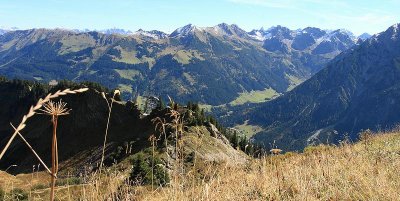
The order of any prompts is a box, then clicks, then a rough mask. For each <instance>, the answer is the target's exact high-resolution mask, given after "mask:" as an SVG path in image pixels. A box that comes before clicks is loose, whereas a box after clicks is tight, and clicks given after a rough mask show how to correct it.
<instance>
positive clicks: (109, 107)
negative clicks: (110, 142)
mask: <svg viewBox="0 0 400 201" xmlns="http://www.w3.org/2000/svg"><path fill="white" fill-rule="evenodd" d="M120 93H121V92H120V91H119V90H115V91H114V95H113V97H112V98H111V103H110V102H108V100H107V97H106V94H105V93H104V92H103V93H101V96H102V97H103V99H104V100H105V101H106V102H107V107H108V117H107V125H106V131H105V134H104V143H103V150H102V154H101V161H100V167H99V172H100V173H101V169H102V167H103V163H104V154H105V150H106V144H107V136H108V128H109V125H110V118H111V111H112V107H113V103H114V101H115V99H114V98H115V95H117V94H120Z"/></svg>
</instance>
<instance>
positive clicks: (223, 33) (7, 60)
mask: <svg viewBox="0 0 400 201" xmlns="http://www.w3.org/2000/svg"><path fill="white" fill-rule="evenodd" d="M267 32H268V33H267ZM103 33H106V34H103ZM103 33H100V32H94V31H88V32H77V31H71V30H65V29H54V30H48V29H32V30H22V31H11V32H7V33H5V34H3V35H1V36H0V74H2V75H5V76H7V77H10V78H14V77H16V78H22V79H35V80H37V81H41V82H49V81H51V80H62V79H68V80H74V81H82V80H89V81H95V82H100V83H101V84H103V85H105V86H107V87H109V88H120V89H121V90H122V91H123V93H124V97H125V98H126V99H130V98H132V96H134V95H135V94H137V93H136V92H140V93H142V94H143V93H149V94H153V95H157V96H162V97H166V96H167V95H170V96H173V98H174V99H176V100H177V101H180V102H186V101H189V100H191V101H197V102H200V103H204V104H209V105H221V104H226V103H229V102H232V101H235V100H236V99H238V98H240V96H241V95H242V94H246V93H249V92H251V91H256V92H257V93H264V92H265V91H267V90H269V91H273V94H282V93H285V92H286V91H288V90H290V89H292V88H293V87H294V86H296V85H298V84H299V83H301V82H302V81H304V80H306V79H308V78H309V77H311V76H312V75H313V74H315V73H316V72H318V71H319V70H320V69H322V68H323V67H324V66H325V64H326V63H327V62H329V61H330V60H331V59H332V58H334V57H335V56H336V55H338V54H339V53H340V52H341V51H343V50H345V49H347V48H350V47H351V46H353V45H356V41H355V40H354V38H353V36H352V35H351V34H349V33H347V32H341V31H336V32H335V31H332V32H327V31H323V30H320V29H318V28H306V29H304V30H303V31H291V30H289V29H287V28H284V27H281V26H279V27H275V28H274V29H271V30H269V31H268V30H267V31H264V34H267V35H270V36H271V37H269V38H266V39H265V40H264V41H261V40H258V39H257V38H255V37H254V34H253V35H252V33H247V32H246V31H244V30H243V29H241V28H240V27H238V26H237V25H228V24H225V23H222V24H219V25H216V26H214V27H197V26H194V25H191V24H189V25H186V26H184V27H182V28H179V29H177V30H175V31H174V32H172V33H171V34H169V35H168V34H166V33H163V32H160V31H144V30H139V31H137V32H134V33H132V32H129V31H125V30H120V29H111V30H108V31H103ZM346 34H347V35H346ZM222 86H223V87H222ZM264 96H265V95H264Z"/></svg>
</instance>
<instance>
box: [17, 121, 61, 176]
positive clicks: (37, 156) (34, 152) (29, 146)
mask: <svg viewBox="0 0 400 201" xmlns="http://www.w3.org/2000/svg"><path fill="white" fill-rule="evenodd" d="M11 127H13V129H14V130H16V128H15V127H14V125H12V124H11ZM17 133H18V136H19V137H20V138H21V139H22V141H24V142H25V144H26V146H28V148H29V149H30V150H31V151H32V153H33V155H35V157H36V158H37V159H38V160H39V162H40V164H42V165H43V166H44V168H45V169H46V170H47V172H48V173H49V174H50V175H52V176H55V175H53V174H52V173H51V171H50V169H49V168H48V167H47V165H46V164H45V163H44V162H43V160H42V159H41V158H40V157H39V155H38V154H37V153H36V151H35V150H34V149H33V148H32V146H31V145H30V144H29V142H28V141H26V139H25V138H24V136H22V134H21V133H20V132H17Z"/></svg>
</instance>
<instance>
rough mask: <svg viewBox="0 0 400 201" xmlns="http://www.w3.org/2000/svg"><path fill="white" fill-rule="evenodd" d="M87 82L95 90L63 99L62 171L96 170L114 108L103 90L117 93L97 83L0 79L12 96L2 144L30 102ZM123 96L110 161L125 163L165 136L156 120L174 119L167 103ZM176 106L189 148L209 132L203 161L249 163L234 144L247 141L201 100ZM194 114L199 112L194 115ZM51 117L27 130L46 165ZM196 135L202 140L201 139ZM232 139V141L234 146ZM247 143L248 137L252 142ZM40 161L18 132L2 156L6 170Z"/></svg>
mask: <svg viewBox="0 0 400 201" xmlns="http://www.w3.org/2000/svg"><path fill="white" fill-rule="evenodd" d="M83 86H85V87H89V90H88V91H87V92H85V93H82V94H72V95H66V96H63V97H62V98H61V99H60V100H62V101H64V102H66V103H67V108H69V109H72V110H71V111H70V114H69V115H66V116H62V117H60V119H59V122H60V124H59V126H58V129H57V133H58V136H59V137H58V141H59V146H58V149H59V161H60V171H61V172H62V173H65V174H66V173H68V174H75V175H77V174H81V173H83V172H86V171H89V172H91V171H94V170H96V168H97V167H98V164H99V163H100V159H101V156H102V147H103V141H104V134H105V130H106V125H107V116H108V111H109V110H108V107H107V102H106V100H105V99H104V98H103V97H102V91H106V92H107V94H108V95H107V98H108V99H109V100H108V101H109V102H110V101H111V100H112V99H111V96H110V94H111V95H112V93H110V92H109V91H108V89H106V88H104V87H101V86H100V85H98V84H94V83H80V84H76V83H72V82H61V83H59V84H58V85H57V86H49V85H44V84H40V83H37V82H30V81H22V80H7V79H5V78H0V96H2V97H7V98H6V99H1V101H0V103H1V104H0V105H1V107H0V133H1V135H0V147H1V149H3V148H4V147H5V144H6V142H7V141H8V140H9V138H10V134H11V133H13V130H12V128H11V126H10V122H12V123H13V124H14V125H15V126H17V125H18V124H19V122H20V121H21V119H22V116H23V115H24V114H26V112H27V111H28V110H29V107H30V106H31V105H33V104H34V103H36V101H37V100H38V99H39V98H43V97H44V96H45V95H46V94H48V93H54V92H56V91H57V90H59V89H65V88H78V87H83ZM118 100H119V96H118V94H117V96H116V97H115V101H114V102H113V108H112V112H111V116H110V122H109V127H108V138H107V147H106V153H105V154H106V156H105V164H106V165H112V164H113V163H115V162H121V161H122V160H124V159H125V158H126V157H128V156H130V155H132V154H135V153H138V152H140V151H142V150H144V149H146V148H148V147H150V143H149V140H148V139H149V137H150V136H151V135H153V134H154V135H157V136H161V134H160V132H159V131H158V130H156V125H158V124H157V123H156V122H154V119H157V118H161V119H162V120H163V122H164V123H165V124H168V125H169V123H171V122H170V121H172V120H173V119H172V117H170V109H168V108H165V109H163V108H162V106H161V105H160V106H157V108H155V109H154V110H153V111H152V112H151V114H150V115H147V116H145V115H143V114H142V112H141V111H140V110H139V109H138V107H137V105H136V104H135V103H133V102H126V103H125V102H121V101H118ZM160 104H161V103H160ZM174 107H178V109H177V110H178V111H179V112H180V113H182V114H181V116H180V120H181V121H182V126H184V127H185V133H188V134H187V135H185V136H184V138H183V141H185V142H187V146H186V145H185V146H184V147H185V149H187V150H192V152H197V151H198V150H195V144H194V142H193V139H192V137H190V136H204V138H201V139H200V141H202V140H204V143H206V144H207V145H208V146H207V147H205V148H204V149H201V150H202V151H201V152H198V155H199V156H198V157H200V158H201V159H202V160H205V161H208V160H212V161H214V160H215V161H219V160H221V159H231V160H232V161H236V160H237V161H242V162H243V160H244V157H245V154H244V153H242V152H241V151H236V150H235V149H234V148H233V147H232V145H235V143H236V145H235V146H239V145H238V144H237V143H239V142H241V139H239V138H236V140H235V142H234V141H232V139H231V137H230V134H229V133H227V132H226V131H225V130H224V128H223V127H221V126H220V125H219V124H218V122H215V120H214V119H213V118H212V117H211V116H205V115H204V112H200V110H199V107H198V106H197V105H194V104H191V105H189V106H185V107H183V106H178V105H177V104H175V106H174ZM192 113H196V114H194V115H192ZM50 119H51V118H50V117H49V116H46V115H40V114H38V115H35V116H33V117H32V118H30V119H29V120H28V121H27V126H26V128H24V130H23V131H21V133H22V135H24V136H25V138H26V140H27V141H28V142H29V143H30V144H31V146H32V147H33V148H34V149H35V151H36V152H37V153H38V155H39V156H42V159H43V160H44V161H45V163H46V164H49V161H50V157H51V155H50V154H49V152H50V148H51V147H50V144H51V143H50V142H51V129H52V124H51V122H50ZM166 128H168V130H165V132H166V134H165V135H166V136H165V138H166V139H167V138H168V140H171V142H172V141H173V139H174V137H173V136H170V134H169V132H170V131H171V129H173V128H170V127H169V126H166ZM167 134H168V136H167ZM207 136H208V137H207ZM169 138H173V139H169ZM194 140H195V141H196V139H194ZM244 140H245V139H244ZM159 141H160V142H159V143H162V142H163V141H164V140H163V139H159ZM230 141H232V145H231V142H230ZM233 142H234V143H233ZM243 142H245V141H243ZM241 143H242V142H241ZM246 143H248V142H247V141H246ZM241 145H242V144H240V146H241ZM242 147H244V146H242ZM185 154H188V155H190V154H192V153H191V152H188V153H186V152H185ZM38 163H39V162H38V161H37V159H36V158H35V157H34V155H33V154H32V152H31V150H29V149H28V147H27V146H26V144H24V142H23V141H21V140H20V139H19V138H18V137H17V139H15V140H14V142H13V143H12V144H11V146H10V148H9V149H8V151H7V152H6V155H5V156H4V158H2V159H1V162H0V168H1V169H6V168H7V167H10V166H11V165H17V166H16V167H14V168H12V169H11V170H10V171H12V172H16V173H20V172H29V171H31V169H32V166H37V165H38ZM42 168H43V167H42Z"/></svg>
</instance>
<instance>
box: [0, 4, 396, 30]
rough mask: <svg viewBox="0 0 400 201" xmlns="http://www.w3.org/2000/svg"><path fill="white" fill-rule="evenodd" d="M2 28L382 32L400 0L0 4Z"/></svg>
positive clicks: (390, 21) (392, 21)
mask: <svg viewBox="0 0 400 201" xmlns="http://www.w3.org/2000/svg"><path fill="white" fill-rule="evenodd" d="M0 2H1V3H0V27H6V28H7V27H8V28H9V27H18V28H21V29H27V28H67V29H73V28H78V29H84V28H88V29H106V28H113V27H117V28H123V29H129V30H132V31H135V30H137V29H139V28H142V29H145V30H153V29H158V30H161V31H165V32H167V33H170V32H172V31H173V30H174V29H176V28H178V27H181V26H184V25H186V24H189V23H192V24H194V25H196V26H201V27H204V26H214V25H216V24H219V23H221V22H226V23H228V24H237V25H239V26H240V27H242V28H243V29H245V30H247V31H250V30H252V29H258V28H260V27H265V28H268V27H271V26H274V25H283V26H287V27H289V28H291V29H297V28H305V27H307V26H315V27H320V28H324V29H337V28H345V29H348V30H350V31H353V32H354V33H356V34H361V33H364V32H368V33H378V32H381V31H384V30H385V29H386V28H387V27H389V26H391V25H393V24H395V23H399V22H400V12H399V8H400V0H198V1H194V0H0Z"/></svg>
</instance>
